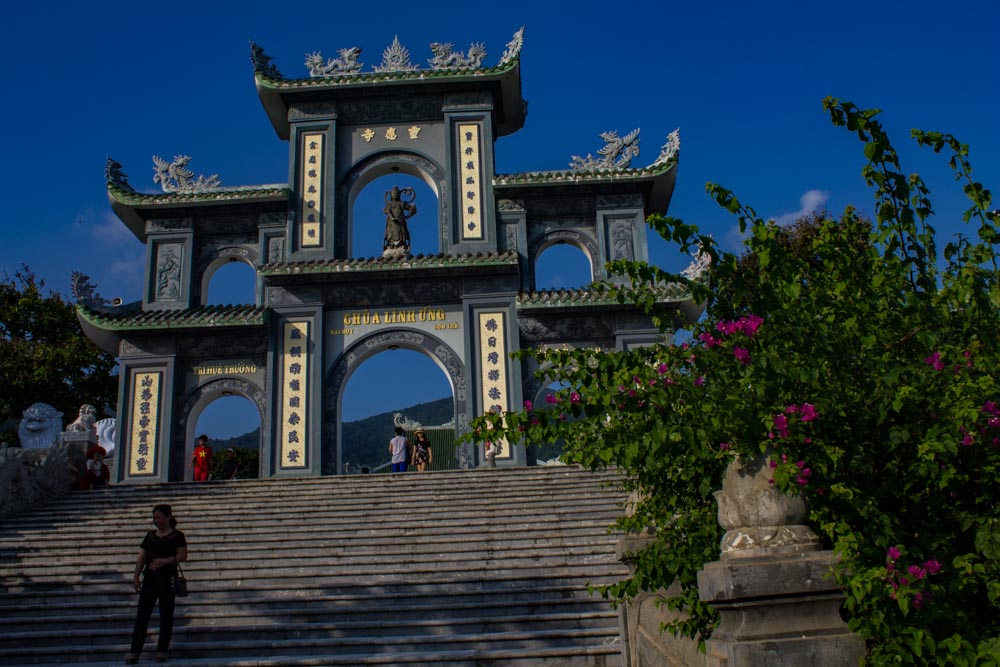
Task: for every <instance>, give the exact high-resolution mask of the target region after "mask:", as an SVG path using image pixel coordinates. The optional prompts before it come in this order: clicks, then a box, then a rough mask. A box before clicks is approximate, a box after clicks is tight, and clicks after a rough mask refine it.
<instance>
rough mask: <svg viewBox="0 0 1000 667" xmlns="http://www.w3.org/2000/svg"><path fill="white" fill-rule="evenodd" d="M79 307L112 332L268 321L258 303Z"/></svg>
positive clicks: (89, 319)
mask: <svg viewBox="0 0 1000 667" xmlns="http://www.w3.org/2000/svg"><path fill="white" fill-rule="evenodd" d="M76 310H77V314H78V315H79V316H80V317H81V318H83V319H85V320H86V321H87V322H89V323H90V324H92V325H94V326H95V327H98V328H100V329H104V330H111V331H161V330H164V329H202V328H218V327H245V326H261V325H263V324H265V323H266V322H267V309H266V308H263V307H260V306H254V305H236V306H231V305H230V306H204V307H201V308H190V309H186V310H145V311H138V312H132V313H130V314H124V315H115V314H109V313H103V312H98V311H94V310H90V309H88V308H87V307H85V306H83V305H77V308H76Z"/></svg>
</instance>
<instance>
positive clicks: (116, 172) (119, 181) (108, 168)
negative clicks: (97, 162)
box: [104, 157, 135, 192]
mask: <svg viewBox="0 0 1000 667" xmlns="http://www.w3.org/2000/svg"><path fill="white" fill-rule="evenodd" d="M104 177H105V178H106V179H107V181H108V185H113V186H115V187H116V188H120V189H122V190H127V191H128V192H135V189H134V188H133V187H132V186H131V185H130V184H129V182H128V176H127V175H125V172H124V171H123V170H122V165H121V163H120V162H117V161H115V160H112V159H111V158H110V157H109V158H108V162H107V164H106V165H105V166H104Z"/></svg>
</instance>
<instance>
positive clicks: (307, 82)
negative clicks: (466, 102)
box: [254, 58, 525, 141]
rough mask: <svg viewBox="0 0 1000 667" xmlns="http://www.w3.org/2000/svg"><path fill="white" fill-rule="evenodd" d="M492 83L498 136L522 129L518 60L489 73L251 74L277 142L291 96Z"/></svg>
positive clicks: (284, 130)
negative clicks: (496, 100) (498, 101)
mask: <svg viewBox="0 0 1000 667" xmlns="http://www.w3.org/2000/svg"><path fill="white" fill-rule="evenodd" d="M490 82H496V83H498V84H499V85H500V90H501V92H502V96H501V103H502V105H503V106H502V108H501V109H497V110H496V111H497V112H498V114H497V116H498V122H497V125H498V128H497V132H498V134H499V136H504V135H507V134H511V133H513V132H515V131H517V130H518V129H520V128H521V127H523V126H524V116H525V114H524V108H523V104H522V103H523V99H522V98H521V59H520V58H515V59H514V60H512V61H511V62H510V63H508V64H506V65H503V66H500V67H493V68H489V69H474V70H472V69H462V70H413V71H409V72H363V73H360V74H350V75H341V76H336V77H311V78H305V79H280V80H278V79H272V78H270V77H268V76H267V75H265V74H264V73H262V72H255V73H254V84H255V85H256V87H257V95H258V96H259V97H260V101H261V104H262V105H263V107H264V112H265V113H267V117H268V118H269V119H270V121H271V125H272V126H273V127H274V131H275V132H276V133H277V135H278V138H280V139H283V140H286V141H287V140H288V139H289V137H290V136H291V124H290V123H289V121H288V103H287V99H288V98H290V97H295V96H309V97H313V98H315V97H316V95H317V93H329V94H331V95H337V93H338V91H350V90H359V89H360V90H371V89H372V88H375V87H379V86H386V87H396V86H413V85H417V86H429V85H438V84H442V83H447V84H472V83H475V84H482V83H490Z"/></svg>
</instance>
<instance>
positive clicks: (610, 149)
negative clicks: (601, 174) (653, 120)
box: [569, 128, 639, 172]
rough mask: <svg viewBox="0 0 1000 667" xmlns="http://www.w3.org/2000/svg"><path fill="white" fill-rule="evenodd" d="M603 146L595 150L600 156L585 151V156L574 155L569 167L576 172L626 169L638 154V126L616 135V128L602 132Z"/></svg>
mask: <svg viewBox="0 0 1000 667" xmlns="http://www.w3.org/2000/svg"><path fill="white" fill-rule="evenodd" d="M601 139H604V142H605V143H604V147H603V148H601V149H599V150H598V151H597V154H598V155H599V156H600V157H596V158H595V157H594V156H593V155H591V154H590V153H587V157H580V156H579V155H574V156H573V160H572V161H571V162H570V163H569V168H570V169H571V170H572V171H577V172H595V171H613V170H616V169H626V168H628V166H629V164H631V163H632V158H634V157H638V156H639V128H636V129H634V130H632V131H631V132H629V133H628V134H626V135H625V136H624V137H619V136H618V131H617V130H611V131H610V132H602V133H601Z"/></svg>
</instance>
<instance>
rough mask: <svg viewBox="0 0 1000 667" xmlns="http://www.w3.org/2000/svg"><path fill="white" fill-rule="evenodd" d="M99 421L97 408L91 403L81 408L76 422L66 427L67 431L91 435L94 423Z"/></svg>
mask: <svg viewBox="0 0 1000 667" xmlns="http://www.w3.org/2000/svg"><path fill="white" fill-rule="evenodd" d="M96 421H97V408H95V407H94V406H93V405H90V404H89V403H84V404H83V405H81V406H80V414H79V416H78V417H77V418H76V421H75V422H73V423H72V424H70V425H69V426H67V427H66V430H67V431H72V432H74V433H89V432H90V431H93V430H94V422H96Z"/></svg>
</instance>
